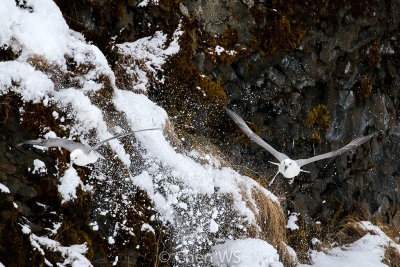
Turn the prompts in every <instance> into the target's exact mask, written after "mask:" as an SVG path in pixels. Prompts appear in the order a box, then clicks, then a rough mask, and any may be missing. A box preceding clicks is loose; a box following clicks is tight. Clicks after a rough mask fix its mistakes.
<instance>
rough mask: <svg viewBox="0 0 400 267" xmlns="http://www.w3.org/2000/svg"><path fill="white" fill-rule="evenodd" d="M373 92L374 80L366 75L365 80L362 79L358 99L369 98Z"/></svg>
mask: <svg viewBox="0 0 400 267" xmlns="http://www.w3.org/2000/svg"><path fill="white" fill-rule="evenodd" d="M371 92H372V82H371V78H370V77H369V76H368V75H364V77H363V80H362V81H361V85H360V88H359V89H358V91H357V93H356V95H357V99H358V100H362V99H364V98H368V97H369V96H370V95H371Z"/></svg>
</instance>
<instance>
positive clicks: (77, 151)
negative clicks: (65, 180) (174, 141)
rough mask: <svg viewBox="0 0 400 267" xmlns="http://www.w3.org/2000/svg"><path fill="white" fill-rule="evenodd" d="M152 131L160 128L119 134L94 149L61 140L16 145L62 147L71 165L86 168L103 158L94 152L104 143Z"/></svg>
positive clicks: (44, 140)
mask: <svg viewBox="0 0 400 267" xmlns="http://www.w3.org/2000/svg"><path fill="white" fill-rule="evenodd" d="M152 130H160V128H150V129H141V130H136V131H132V132H129V133H123V134H119V135H116V136H113V137H110V138H108V139H106V140H103V141H101V142H99V143H97V144H96V145H95V146H94V147H91V146H87V145H84V144H82V143H79V142H75V141H72V140H68V139H63V138H48V139H38V140H27V141H24V142H21V143H19V144H17V146H22V145H36V146H43V147H62V148H65V149H66V150H68V151H70V152H71V153H70V154H69V157H70V159H71V163H75V164H76V165H78V166H86V165H87V164H90V163H94V162H96V161H97V160H98V159H99V158H103V156H102V155H101V154H100V153H99V152H97V151H96V150H97V149H98V148H99V147H100V146H101V145H103V144H104V143H106V142H108V141H111V140H113V139H116V138H121V137H124V136H128V135H132V134H134V133H137V132H143V131H152Z"/></svg>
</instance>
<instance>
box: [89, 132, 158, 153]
mask: <svg viewBox="0 0 400 267" xmlns="http://www.w3.org/2000/svg"><path fill="white" fill-rule="evenodd" d="M153 130H161V128H149V129H141V130H136V131H132V132H129V133H123V134H118V135H116V136H113V137H110V138H108V139H106V140H103V141H101V142H99V143H97V144H96V145H95V146H94V147H93V150H96V149H98V148H99V147H100V146H101V145H102V144H104V143H106V142H108V141H111V140H113V139H116V138H121V137H124V136H128V135H131V134H134V133H137V132H144V131H153Z"/></svg>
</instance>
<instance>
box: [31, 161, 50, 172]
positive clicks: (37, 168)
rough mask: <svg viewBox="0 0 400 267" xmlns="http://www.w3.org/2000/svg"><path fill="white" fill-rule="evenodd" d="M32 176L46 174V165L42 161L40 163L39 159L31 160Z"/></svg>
mask: <svg viewBox="0 0 400 267" xmlns="http://www.w3.org/2000/svg"><path fill="white" fill-rule="evenodd" d="M33 166H34V168H33V171H32V173H33V174H36V173H37V174H41V173H47V168H46V164H44V162H43V161H41V160H40V159H35V160H33Z"/></svg>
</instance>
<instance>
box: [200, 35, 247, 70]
mask: <svg viewBox="0 0 400 267" xmlns="http://www.w3.org/2000/svg"><path fill="white" fill-rule="evenodd" d="M203 38H204V39H206V40H207V42H205V47H204V52H205V54H206V55H207V56H208V57H209V58H210V60H211V61H212V62H214V63H219V62H222V63H224V64H232V63H234V62H236V61H238V60H239V59H240V58H242V57H245V56H247V55H248V54H249V53H250V50H249V49H248V48H247V47H246V46H244V45H241V44H239V34H238V32H237V30H236V29H234V28H228V29H227V30H226V31H225V32H223V33H222V34H220V35H217V36H203ZM217 46H221V47H222V48H223V49H224V50H223V51H222V52H220V53H217V52H216V51H215V48H216V47H217Z"/></svg>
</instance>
